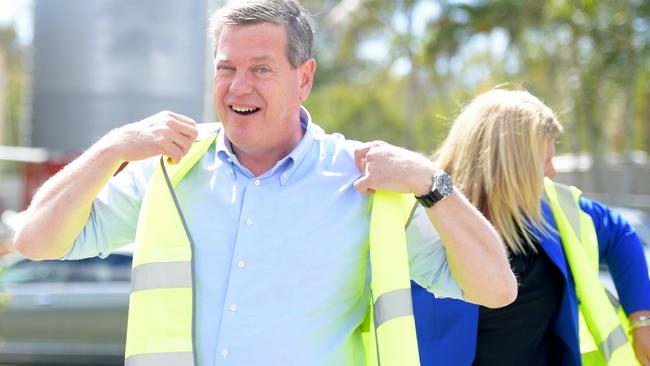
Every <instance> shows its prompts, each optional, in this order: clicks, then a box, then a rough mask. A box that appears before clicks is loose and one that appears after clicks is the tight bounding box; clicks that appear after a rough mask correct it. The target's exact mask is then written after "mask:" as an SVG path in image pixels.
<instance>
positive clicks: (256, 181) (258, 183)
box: [253, 179, 261, 186]
mask: <svg viewBox="0 0 650 366" xmlns="http://www.w3.org/2000/svg"><path fill="white" fill-rule="evenodd" d="M260 183H261V182H260V180H259V179H255V180H254V181H253V184H255V185H256V186H259V185H260Z"/></svg>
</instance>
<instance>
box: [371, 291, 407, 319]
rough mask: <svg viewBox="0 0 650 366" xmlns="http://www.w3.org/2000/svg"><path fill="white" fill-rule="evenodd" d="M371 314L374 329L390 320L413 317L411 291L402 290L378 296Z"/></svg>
mask: <svg viewBox="0 0 650 366" xmlns="http://www.w3.org/2000/svg"><path fill="white" fill-rule="evenodd" d="M373 312H374V314H373V316H374V318H375V329H377V328H379V327H380V326H381V325H382V324H383V323H385V322H387V321H389V320H391V319H395V318H399V317H401V316H410V315H413V303H412V301H411V289H410V288H403V289H399V290H394V291H391V292H387V293H385V294H382V295H380V296H379V297H378V298H377V301H375V304H374V307H373Z"/></svg>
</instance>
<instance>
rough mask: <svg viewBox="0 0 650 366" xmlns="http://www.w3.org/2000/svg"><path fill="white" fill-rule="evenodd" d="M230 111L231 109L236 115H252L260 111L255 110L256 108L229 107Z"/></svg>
mask: <svg viewBox="0 0 650 366" xmlns="http://www.w3.org/2000/svg"><path fill="white" fill-rule="evenodd" d="M230 109H231V110H232V111H233V112H235V113H237V114H242V115H249V114H253V113H255V112H257V111H259V110H260V109H259V108H257V107H247V106H239V105H231V106H230Z"/></svg>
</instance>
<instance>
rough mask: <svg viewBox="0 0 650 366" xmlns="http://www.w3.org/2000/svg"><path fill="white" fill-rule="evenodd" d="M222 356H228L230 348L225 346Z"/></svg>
mask: <svg viewBox="0 0 650 366" xmlns="http://www.w3.org/2000/svg"><path fill="white" fill-rule="evenodd" d="M221 357H228V348H224V349H222V350H221Z"/></svg>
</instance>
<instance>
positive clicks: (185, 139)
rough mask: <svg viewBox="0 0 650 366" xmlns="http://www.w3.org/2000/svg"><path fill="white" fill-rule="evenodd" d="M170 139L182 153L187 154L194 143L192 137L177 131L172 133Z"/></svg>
mask: <svg viewBox="0 0 650 366" xmlns="http://www.w3.org/2000/svg"><path fill="white" fill-rule="evenodd" d="M170 140H171V141H172V142H173V143H174V144H176V146H178V147H179V148H180V149H181V151H182V152H183V155H185V154H187V152H188V151H189V150H190V147H192V144H193V143H194V137H191V136H187V135H184V134H182V133H180V132H178V131H174V132H173V133H172V135H171V136H170Z"/></svg>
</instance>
